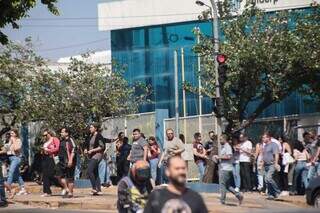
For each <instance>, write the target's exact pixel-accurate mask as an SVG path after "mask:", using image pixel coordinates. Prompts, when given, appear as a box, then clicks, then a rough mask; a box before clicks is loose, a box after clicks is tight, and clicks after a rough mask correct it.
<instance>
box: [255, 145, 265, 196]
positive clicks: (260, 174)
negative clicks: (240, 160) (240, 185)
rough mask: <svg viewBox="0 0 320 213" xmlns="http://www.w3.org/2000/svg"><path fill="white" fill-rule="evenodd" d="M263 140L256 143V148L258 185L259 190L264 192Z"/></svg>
mask: <svg viewBox="0 0 320 213" xmlns="http://www.w3.org/2000/svg"><path fill="white" fill-rule="evenodd" d="M262 155H263V142H262V140H260V141H259V142H258V143H257V144H256V149H255V155H254V157H255V161H256V171H257V179H258V186H257V190H258V191H259V192H262V190H263V187H264V180H263V179H264V178H263V173H264V168H263V158H262Z"/></svg>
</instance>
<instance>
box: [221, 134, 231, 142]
mask: <svg viewBox="0 0 320 213" xmlns="http://www.w3.org/2000/svg"><path fill="white" fill-rule="evenodd" d="M221 138H223V139H224V140H225V141H227V142H228V140H229V138H228V136H227V135H226V134H222V135H221Z"/></svg>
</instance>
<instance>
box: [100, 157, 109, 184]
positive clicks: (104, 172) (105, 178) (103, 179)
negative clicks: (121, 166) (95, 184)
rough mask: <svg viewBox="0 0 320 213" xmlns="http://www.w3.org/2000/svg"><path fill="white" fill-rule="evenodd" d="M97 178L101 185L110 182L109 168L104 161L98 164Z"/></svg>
mask: <svg viewBox="0 0 320 213" xmlns="http://www.w3.org/2000/svg"><path fill="white" fill-rule="evenodd" d="M99 178H100V183H101V184H105V183H109V182H110V175H109V166H108V164H107V160H105V159H102V160H101V161H100V163H99Z"/></svg>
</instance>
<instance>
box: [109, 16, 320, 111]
mask: <svg viewBox="0 0 320 213" xmlns="http://www.w3.org/2000/svg"><path fill="white" fill-rule="evenodd" d="M195 27H199V28H200V30H201V32H203V33H204V34H206V35H211V23H208V22H206V23H204V22H198V21H195V22H184V23H176V24H166V25H158V26H146V27H139V28H130V29H121V30H112V31H111V47H112V49H111V52H112V59H113V60H115V61H116V62H118V63H120V64H122V65H125V66H127V72H126V76H125V77H126V79H127V80H128V81H129V82H130V83H133V82H135V81H140V82H143V83H145V84H147V85H151V86H152V90H153V94H152V95H151V97H150V99H151V100H152V103H149V104H145V105H143V106H141V107H140V112H149V111H155V110H156V109H168V110H169V117H173V116H174V113H175V112H174V61H173V52H174V50H180V48H184V52H185V76H186V77H185V79H186V81H187V82H189V83H191V84H192V85H193V86H197V85H198V77H197V56H196V55H195V54H194V53H193V51H192V47H193V45H194V44H195V41H196V39H195V38H194V34H193V32H192V31H193V29H194V28H195ZM178 52H179V54H180V51H178ZM179 82H180V89H179V101H180V104H179V105H180V106H182V80H181V60H180V56H179ZM186 96H187V97H186V102H187V107H186V108H187V115H196V114H198V113H199V109H198V108H199V107H198V106H199V99H198V95H197V94H194V93H191V92H187V95H186ZM202 106H203V109H202V112H203V113H211V112H212V107H213V105H212V101H211V99H210V98H208V97H204V98H203V103H202ZM254 106H255V103H251V105H249V107H248V110H249V111H250V109H253V108H254ZM319 108H320V107H319V106H316V105H315V104H314V103H312V100H308V99H307V98H306V97H302V96H301V95H299V94H298V93H293V94H292V95H290V96H289V97H287V98H286V99H285V100H283V101H282V102H280V103H277V104H273V105H272V106H270V107H269V108H268V109H266V110H265V111H264V112H263V114H262V117H270V116H284V115H292V114H304V113H312V112H317V111H320V109H319ZM180 115H182V107H180Z"/></svg>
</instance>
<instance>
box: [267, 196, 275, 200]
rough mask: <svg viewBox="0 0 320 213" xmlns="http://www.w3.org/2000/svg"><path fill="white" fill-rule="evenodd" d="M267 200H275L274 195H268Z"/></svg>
mask: <svg viewBox="0 0 320 213" xmlns="http://www.w3.org/2000/svg"><path fill="white" fill-rule="evenodd" d="M267 200H275V197H273V196H272V195H268V197H267Z"/></svg>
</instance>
